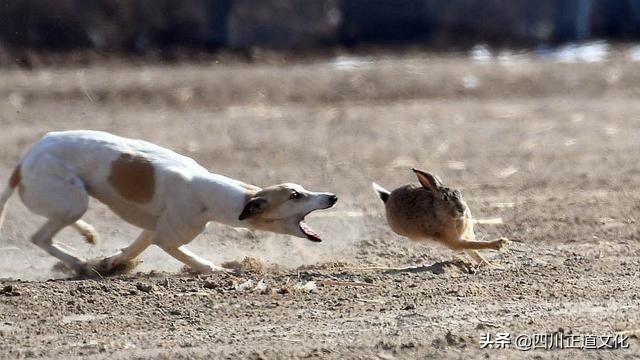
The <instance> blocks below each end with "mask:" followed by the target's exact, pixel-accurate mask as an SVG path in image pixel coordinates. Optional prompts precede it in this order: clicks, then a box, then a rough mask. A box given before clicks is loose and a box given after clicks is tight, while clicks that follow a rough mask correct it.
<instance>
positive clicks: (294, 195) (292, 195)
mask: <svg viewBox="0 0 640 360" xmlns="http://www.w3.org/2000/svg"><path fill="white" fill-rule="evenodd" d="M299 197H300V193H299V192H297V191H294V192H292V193H291V195H289V199H297V198H299Z"/></svg>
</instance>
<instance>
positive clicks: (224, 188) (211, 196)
mask: <svg viewBox="0 0 640 360" xmlns="http://www.w3.org/2000/svg"><path fill="white" fill-rule="evenodd" d="M193 184H194V187H195V189H196V192H197V196H198V197H199V200H200V201H201V203H202V205H203V207H204V209H202V211H203V212H204V213H205V216H206V217H207V220H208V221H216V222H220V223H223V224H227V225H231V226H236V227H243V226H249V224H248V223H247V222H246V221H241V220H239V219H238V217H239V216H240V214H241V213H242V210H243V209H244V207H245V205H246V204H247V202H248V201H249V199H251V198H252V197H253V196H254V195H255V194H256V193H257V192H258V191H260V190H261V189H260V188H259V187H257V186H253V185H249V184H245V183H243V182H241V181H237V180H234V179H231V178H228V177H225V176H222V175H218V174H213V173H210V174H208V175H206V176H199V177H197V178H194V179H193Z"/></svg>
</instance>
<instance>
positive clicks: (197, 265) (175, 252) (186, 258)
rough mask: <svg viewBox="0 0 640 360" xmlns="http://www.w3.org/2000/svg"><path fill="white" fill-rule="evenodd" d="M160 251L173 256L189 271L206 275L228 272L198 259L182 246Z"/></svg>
mask: <svg viewBox="0 0 640 360" xmlns="http://www.w3.org/2000/svg"><path fill="white" fill-rule="evenodd" d="M161 247H162V246H161ZM162 249H163V250H164V251H166V252H167V253H168V254H169V255H171V256H173V257H174V258H175V259H177V260H179V261H181V262H182V263H183V264H185V265H187V266H189V267H190V268H191V269H193V270H194V271H196V272H198V273H203V274H206V273H212V272H214V271H225V272H228V271H229V270H228V269H225V268H223V267H220V266H216V265H213V264H212V263H211V262H210V261H207V260H205V259H203V258H201V257H199V256H198V255H196V254H194V253H193V252H191V251H190V250H189V249H187V248H186V247H185V246H184V245H183V246H180V247H170V246H164V247H162Z"/></svg>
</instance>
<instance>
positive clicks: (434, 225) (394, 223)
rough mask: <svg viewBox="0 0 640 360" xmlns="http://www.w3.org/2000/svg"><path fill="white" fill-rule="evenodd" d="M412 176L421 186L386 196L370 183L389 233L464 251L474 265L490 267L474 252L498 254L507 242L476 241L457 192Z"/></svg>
mask: <svg viewBox="0 0 640 360" xmlns="http://www.w3.org/2000/svg"><path fill="white" fill-rule="evenodd" d="M413 172H414V173H415V174H416V175H417V176H418V180H419V181H420V184H421V185H422V186H417V185H413V184H408V185H404V186H401V187H399V188H397V189H395V190H393V191H392V192H389V191H387V190H385V189H384V188H383V187H381V186H380V185H378V184H376V183H373V189H374V190H375V191H376V193H377V194H378V196H379V197H380V199H382V202H384V204H385V208H386V213H387V221H388V222H389V226H390V227H391V229H392V230H393V231H394V232H395V233H397V234H399V235H402V236H406V237H408V238H409V239H411V240H414V241H423V240H426V239H433V240H435V241H438V242H440V243H442V244H444V245H446V246H447V247H448V248H450V249H452V250H464V251H465V252H466V253H467V254H468V255H469V256H470V257H471V258H472V259H473V260H475V261H476V262H477V263H478V264H486V265H491V264H490V263H489V262H488V261H487V260H486V259H485V258H483V257H482V256H481V255H480V254H479V253H478V252H477V250H480V249H493V250H500V249H502V247H504V246H505V245H506V244H507V242H508V241H507V239H505V238H501V239H498V240H495V241H488V242H487V241H477V240H476V238H475V235H474V232H473V223H474V221H473V218H472V216H471V212H470V210H469V207H468V206H467V204H466V203H465V201H464V200H463V199H462V194H461V193H460V191H459V190H456V189H451V188H448V187H446V186H444V185H443V184H442V182H441V181H440V179H439V178H438V177H437V176H434V175H432V174H429V173H428V172H425V171H421V170H417V169H413Z"/></svg>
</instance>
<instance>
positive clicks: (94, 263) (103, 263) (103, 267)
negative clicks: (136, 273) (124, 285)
mask: <svg viewBox="0 0 640 360" xmlns="http://www.w3.org/2000/svg"><path fill="white" fill-rule="evenodd" d="M141 262H142V261H141V260H138V259H133V260H130V261H125V262H122V261H118V259H116V258H114V257H106V258H97V259H92V260H89V261H88V262H87V265H86V270H85V272H86V275H87V276H109V275H116V274H123V273H127V272H130V271H132V270H133V269H135V268H136V267H137V266H138V265H139V264H140V263H141Z"/></svg>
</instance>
